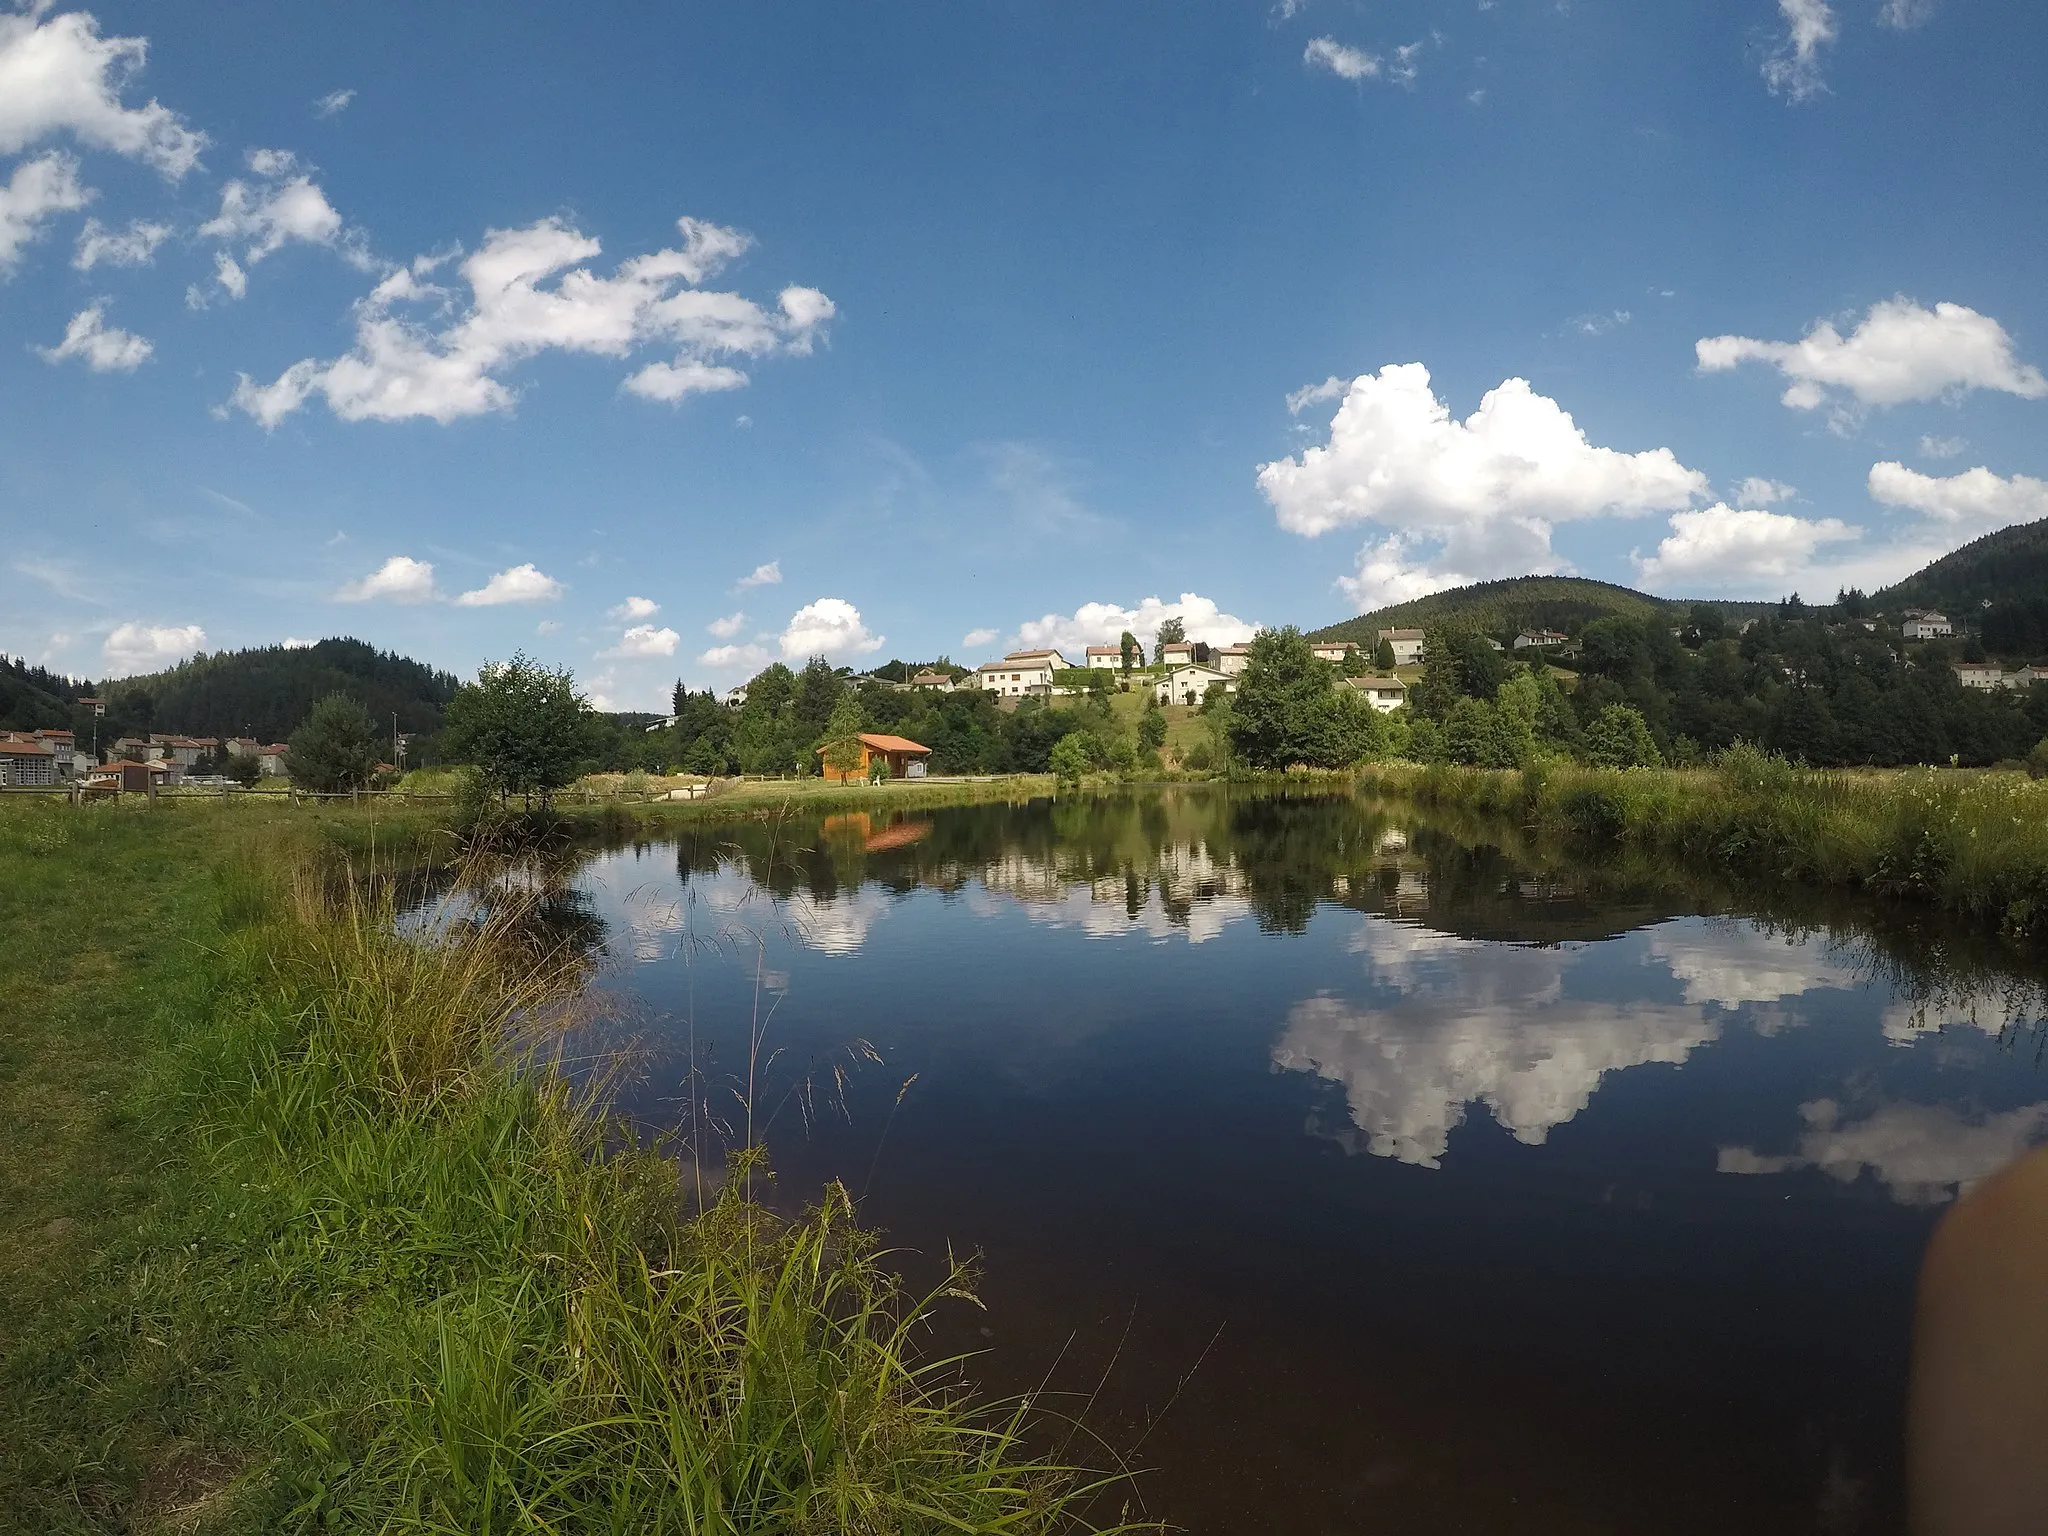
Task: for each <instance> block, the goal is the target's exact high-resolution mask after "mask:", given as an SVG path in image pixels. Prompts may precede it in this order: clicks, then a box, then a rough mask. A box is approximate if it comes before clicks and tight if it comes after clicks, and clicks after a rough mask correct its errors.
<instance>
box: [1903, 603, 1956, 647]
mask: <svg viewBox="0 0 2048 1536" xmlns="http://www.w3.org/2000/svg"><path fill="white" fill-rule="evenodd" d="M1955 632H1956V631H1955V626H1954V625H1952V624H1950V623H1949V621H1948V618H1947V616H1946V615H1944V614H1939V613H1935V612H1933V611H1932V610H1931V609H1922V608H1908V609H1907V610H1906V622H1905V623H1904V624H1902V625H1901V626H1900V627H1899V633H1900V634H1902V635H1904V636H1905V637H1906V638H1907V639H1908V640H1946V639H1948V638H1949V636H1951V635H1953V634H1954V633H1955Z"/></svg>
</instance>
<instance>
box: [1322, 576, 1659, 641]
mask: <svg viewBox="0 0 2048 1536" xmlns="http://www.w3.org/2000/svg"><path fill="white" fill-rule="evenodd" d="M1683 611H1684V609H1683V607H1682V606H1681V605H1679V604H1676V603H1667V602H1666V601H1664V599H1662V598H1657V597H1651V596H1650V595H1649V594H1648V593H1644V592H1638V591H1636V590H1635V589H1634V588H1633V587H1620V586H1616V585H1614V584H1613V583H1612V582H1605V581H1589V580H1587V579H1586V578H1584V577H1581V576H1517V577H1514V578H1512V579H1511V580H1507V581H1482V582H1478V583H1476V584H1475V585H1473V586H1469V587H1452V588H1451V589H1450V590H1449V591H1446V592H1432V593H1431V594H1430V595H1429V596H1428V597H1418V598H1416V599H1415V600H1414V601H1413V602H1407V603H1396V604H1394V605H1393V606H1392V607H1389V608H1376V609H1374V610H1373V611H1372V612H1371V613H1362V614H1360V615H1359V616H1358V617H1357V618H1355V619H1346V620H1344V621H1343V622H1342V623H1339V624H1332V625H1329V626H1328V627H1327V628H1324V629H1319V630H1316V631H1315V632H1314V633H1313V634H1311V635H1310V636H1309V639H1311V640H1323V641H1350V642H1353V643H1356V644H1358V645H1360V646H1365V645H1368V644H1370V643H1371V642H1372V641H1373V640H1375V639H1376V638H1377V636H1378V633H1379V631H1380V630H1382V629H1426V628H1428V627H1429V626H1430V625H1432V624H1447V623H1449V624H1456V625H1458V626H1459V627H1461V628H1466V629H1476V630H1479V631H1480V632H1482V633H1484V634H1506V633H1508V632H1510V631H1514V630H1523V629H1555V630H1570V631H1573V632H1576V631H1577V630H1579V629H1580V628H1582V627H1583V626H1584V625H1586V624H1589V623H1591V622H1592V621H1593V620H1594V619H1605V618H1611V617H1614V616H1616V615H1621V616H1624V617H1627V618H1633V619H1642V620H1644V621H1645V622H1649V621H1652V620H1656V619H1661V618H1663V617H1664V616H1665V614H1667V613H1683Z"/></svg>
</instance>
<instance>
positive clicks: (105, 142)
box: [0, 5, 206, 180]
mask: <svg viewBox="0 0 2048 1536" xmlns="http://www.w3.org/2000/svg"><path fill="white" fill-rule="evenodd" d="M47 11H48V6H47V5H31V6H29V7H28V8H27V9H26V10H21V11H14V12H11V13H7V12H0V154H14V153H15V152H16V151H18V150H21V149H25V148H26V147H27V146H29V145H30V144H33V143H36V142H37V141H38V140H40V139H45V138H48V137H50V136H52V135H53V134H59V133H69V134H71V135H72V136H73V137H74V138H76V139H77V140H78V141H79V142H80V143H84V144H90V145H93V146H94V147H96V148H99V149H107V150H112V151H113V152H114V153H115V154H118V155H126V156H128V157H129V158H131V159H135V160H141V161H144V162H145V163H147V164H149V165H153V166H155V167H156V168H157V169H158V170H159V171H161V172H162V173H163V174H164V175H165V176H168V177H170V178H172V179H173V180H175V179H177V178H178V177H181V176H183V175H184V174H185V173H186V172H187V171H189V170H191V169H192V167H193V166H195V165H197V164H198V163H199V151H200V150H201V149H203V148H204V147H205V145H206V135H205V134H203V133H198V132H195V131H194V130H193V129H190V128H188V127H186V126H185V124H184V122H183V121H182V120H180V118H179V117H178V114H177V113H175V112H173V111H171V109H170V108H168V107H165V106H162V105H160V104H158V103H157V102H155V101H151V102H149V103H148V104H147V105H146V106H140V107H128V106H124V105H122V102H121V93H122V91H123V90H124V89H125V88H126V86H127V84H128V82H129V80H130V79H131V78H132V77H133V76H134V75H135V74H136V73H137V72H139V71H140V70H141V68H142V66H143V63H144V61H145V59H146V58H147V56H148V52H149V44H148V43H147V42H146V41H145V40H144V39H142V38H139V37H101V36H100V35H99V23H98V22H97V21H95V20H94V19H93V18H92V17H91V16H90V15H88V14H86V13H85V12H83V11H70V12H66V13H64V14H62V15H58V16H50V17H48V19H47V20H45V19H44V18H45V16H46V14H47Z"/></svg>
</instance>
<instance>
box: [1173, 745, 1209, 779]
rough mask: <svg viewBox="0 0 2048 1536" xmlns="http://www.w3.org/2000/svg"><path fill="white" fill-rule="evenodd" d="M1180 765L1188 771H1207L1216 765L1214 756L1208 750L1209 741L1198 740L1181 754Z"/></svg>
mask: <svg viewBox="0 0 2048 1536" xmlns="http://www.w3.org/2000/svg"><path fill="white" fill-rule="evenodd" d="M1180 765H1181V767H1183V768H1185V769H1187V770H1188V772H1190V773H1207V772H1208V771H1209V770H1210V769H1211V768H1214V767H1215V766H1216V757H1215V754H1214V753H1212V752H1211V751H1210V750H1209V743H1207V742H1206V741H1198V742H1196V743H1195V744H1194V745H1193V746H1192V747H1189V748H1188V749H1187V751H1186V752H1185V753H1183V754H1182V755H1181V760H1180Z"/></svg>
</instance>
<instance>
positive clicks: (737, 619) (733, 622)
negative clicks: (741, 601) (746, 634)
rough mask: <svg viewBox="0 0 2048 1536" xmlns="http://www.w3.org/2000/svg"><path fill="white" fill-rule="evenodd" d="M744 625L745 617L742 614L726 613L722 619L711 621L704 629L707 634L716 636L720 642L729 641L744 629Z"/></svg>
mask: <svg viewBox="0 0 2048 1536" xmlns="http://www.w3.org/2000/svg"><path fill="white" fill-rule="evenodd" d="M746 623H747V616H746V615H745V614H744V613H728V614H727V615H726V616H725V617H724V618H722V619H713V620H712V621H711V622H710V623H709V624H706V625H705V626H704V628H705V630H706V631H707V632H708V633H710V634H714V635H716V636H717V637H718V638H719V639H721V640H730V639H731V638H732V637H733V636H734V635H736V634H738V633H739V632H740V631H741V630H742V629H744V628H745V627H746Z"/></svg>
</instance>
